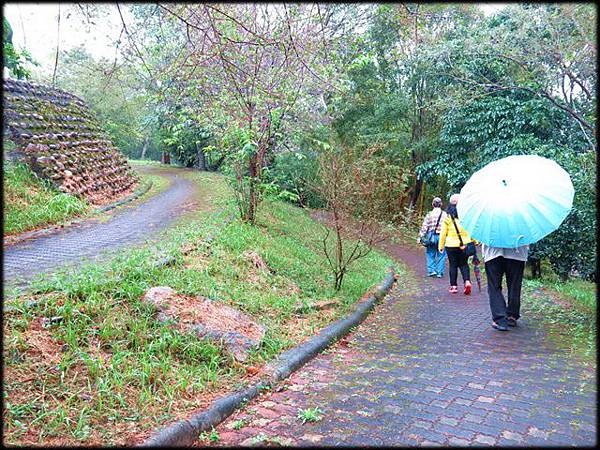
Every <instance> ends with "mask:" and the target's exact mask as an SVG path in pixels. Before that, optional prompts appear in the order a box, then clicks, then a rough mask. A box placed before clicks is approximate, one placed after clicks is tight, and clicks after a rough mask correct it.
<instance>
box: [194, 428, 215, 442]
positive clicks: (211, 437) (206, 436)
mask: <svg viewBox="0 0 600 450" xmlns="http://www.w3.org/2000/svg"><path fill="white" fill-rule="evenodd" d="M198 440H200V441H210V442H219V432H218V431H217V430H215V429H214V428H213V429H212V430H211V431H210V433H207V432H206V431H203V432H202V433H200V434H199V435H198Z"/></svg>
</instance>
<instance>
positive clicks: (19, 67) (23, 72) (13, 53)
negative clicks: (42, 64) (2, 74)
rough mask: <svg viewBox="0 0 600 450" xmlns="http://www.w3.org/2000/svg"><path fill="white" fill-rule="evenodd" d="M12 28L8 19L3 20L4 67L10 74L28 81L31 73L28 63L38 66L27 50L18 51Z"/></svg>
mask: <svg viewBox="0 0 600 450" xmlns="http://www.w3.org/2000/svg"><path fill="white" fill-rule="evenodd" d="M12 35H13V31H12V27H11V26H10V23H9V22H8V20H6V17H3V18H2V48H3V53H4V67H6V68H7V69H8V70H9V73H10V74H11V75H12V76H14V77H16V78H18V79H27V78H29V77H30V76H31V72H30V71H29V69H27V63H31V64H33V65H38V64H37V62H35V61H34V60H33V58H32V57H31V55H30V54H29V52H28V51H27V50H26V49H22V50H21V51H18V50H17V49H16V48H15V46H14V45H13V42H12Z"/></svg>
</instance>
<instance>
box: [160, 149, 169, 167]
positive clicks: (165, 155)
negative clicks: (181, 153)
mask: <svg viewBox="0 0 600 450" xmlns="http://www.w3.org/2000/svg"><path fill="white" fill-rule="evenodd" d="M161 162H162V163H163V164H171V155H170V154H169V152H167V151H164V150H163V152H162V156H161Z"/></svg>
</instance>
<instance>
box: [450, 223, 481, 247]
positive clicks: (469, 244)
mask: <svg viewBox="0 0 600 450" xmlns="http://www.w3.org/2000/svg"><path fill="white" fill-rule="evenodd" d="M450 218H451V219H452V223H453V224H454V229H455V230H456V234H458V240H459V241H460V249H461V250H462V251H463V253H464V254H465V256H466V257H467V258H468V257H469V256H473V255H474V254H475V253H476V251H477V250H476V249H475V244H474V243H473V241H471V242H469V243H468V244H467V245H466V246H465V244H463V240H462V237H461V236H460V231H458V227H457V226H456V222H455V221H454V217H452V214H450Z"/></svg>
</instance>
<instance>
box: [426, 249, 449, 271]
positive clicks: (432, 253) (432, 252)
mask: <svg viewBox="0 0 600 450" xmlns="http://www.w3.org/2000/svg"><path fill="white" fill-rule="evenodd" d="M425 258H426V260H427V273H428V274H430V273H436V274H438V275H444V265H445V263H446V249H444V252H443V253H440V252H438V248H437V245H430V246H428V247H425Z"/></svg>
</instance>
